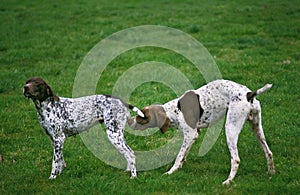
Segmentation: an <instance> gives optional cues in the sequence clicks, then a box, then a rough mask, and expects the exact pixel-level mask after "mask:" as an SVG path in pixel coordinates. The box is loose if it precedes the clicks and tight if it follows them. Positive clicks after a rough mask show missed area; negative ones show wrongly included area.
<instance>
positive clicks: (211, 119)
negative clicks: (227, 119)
mask: <svg viewBox="0 0 300 195" xmlns="http://www.w3.org/2000/svg"><path fill="white" fill-rule="evenodd" d="M225 114H226V109H214V110H212V111H204V113H203V115H202V116H201V118H200V121H199V123H198V124H197V127H198V128H206V127H208V126H209V125H213V124H214V123H216V122H217V121H218V120H220V119H221V118H222V117H223V116H224V115H225Z"/></svg>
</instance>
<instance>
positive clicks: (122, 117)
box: [23, 77, 144, 179]
mask: <svg viewBox="0 0 300 195" xmlns="http://www.w3.org/2000/svg"><path fill="white" fill-rule="evenodd" d="M23 94H24V96H25V97H27V98H29V99H31V100H32V101H33V102H34V105H35V108H36V110H37V113H38V119H39V121H40V124H41V126H42V127H43V128H44V130H45V132H46V134H47V135H48V136H49V137H50V139H51V142H52V146H53V150H54V155H53V161H52V170H51V175H50V177H49V179H55V178H56V176H57V175H58V174H61V173H62V171H63V169H64V168H65V167H66V163H65V161H64V157H63V151H62V150H63V147H64V142H65V139H66V137H68V136H73V135H76V134H79V133H81V132H83V131H86V130H88V129H90V128H91V127H92V126H94V125H96V124H98V123H104V124H105V126H106V133H107V136H108V139H109V140H110V142H111V143H112V144H113V145H114V147H115V148H116V149H117V150H118V151H119V152H120V153H121V154H122V155H123V156H124V157H125V159H126V160H127V171H130V172H131V178H134V177H136V167H135V164H136V163H135V155H134V152H133V150H132V149H131V148H130V147H129V146H128V145H127V144H126V141H125V139H124V129H125V125H126V122H127V120H128V119H130V113H129V110H128V108H129V109H131V110H133V111H134V112H136V113H137V114H138V115H139V116H141V117H144V115H143V113H142V112H141V111H140V110H139V109H138V108H136V107H134V106H132V105H129V104H127V103H125V102H124V101H122V100H121V99H120V98H117V97H113V96H111V95H92V96H86V97H80V98H64V97H58V96H57V95H55V93H54V92H53V91H52V89H51V88H50V86H49V85H48V84H47V83H46V82H45V81H44V80H43V79H41V78H38V77H33V78H29V79H28V80H27V81H26V85H25V86H24V89H23Z"/></svg>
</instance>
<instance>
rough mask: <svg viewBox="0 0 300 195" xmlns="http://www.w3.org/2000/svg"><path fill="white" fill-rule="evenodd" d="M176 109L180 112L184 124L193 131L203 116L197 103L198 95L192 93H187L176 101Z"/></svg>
mask: <svg viewBox="0 0 300 195" xmlns="http://www.w3.org/2000/svg"><path fill="white" fill-rule="evenodd" d="M177 106H178V108H179V110H181V112H182V114H183V117H184V120H185V122H186V123H187V124H188V125H189V126H190V127H191V128H193V129H195V128H196V125H197V122H198V121H199V120H200V117H201V116H202V114H203V109H202V108H201V105H200V102H199V95H197V94H196V93H195V92H193V91H189V92H187V93H186V94H184V96H183V97H182V98H181V99H179V101H178V105H177Z"/></svg>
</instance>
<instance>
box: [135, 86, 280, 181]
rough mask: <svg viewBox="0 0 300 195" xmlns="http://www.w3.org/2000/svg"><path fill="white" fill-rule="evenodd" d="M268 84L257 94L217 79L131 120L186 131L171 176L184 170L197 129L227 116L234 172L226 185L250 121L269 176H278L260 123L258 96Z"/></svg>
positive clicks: (143, 125) (138, 125)
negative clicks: (241, 136)
mask: <svg viewBox="0 0 300 195" xmlns="http://www.w3.org/2000/svg"><path fill="white" fill-rule="evenodd" d="M271 87H272V85H270V84H267V85H265V86H264V87H263V88H261V89H258V90H257V91H251V90H250V89H248V88H247V87H246V86H243V85H240V84H238V83H235V82H232V81H228V80H216V81H212V82H210V83H208V84H207V85H205V86H203V87H201V88H199V89H197V90H190V91H187V92H185V93H184V94H183V95H182V96H181V97H179V98H177V99H174V100H172V101H170V102H167V103H166V104H164V105H151V106H148V107H145V108H144V109H142V112H143V113H144V115H145V117H140V116H136V117H133V118H132V119H131V120H130V124H129V126H130V127H131V128H133V129H137V130H144V129H147V128H153V127H159V128H160V130H161V132H162V133H165V132H166V131H167V129H168V128H169V127H170V126H171V127H178V128H179V129H181V130H182V131H183V134H184V139H183V144H182V146H181V149H180V151H179V153H178V155H177V158H176V160H175V163H174V165H173V167H172V168H171V169H170V170H169V171H168V172H167V173H166V174H171V173H173V172H174V171H176V170H177V169H178V168H181V167H182V165H183V163H184V161H185V158H186V156H187V154H188V152H189V150H190V148H191V146H192V144H193V143H194V142H195V140H196V139H197V138H198V130H200V129H202V128H207V127H208V126H210V125H212V124H214V123H216V122H217V121H218V120H219V119H221V118H222V117H223V116H224V115H226V123H225V132H226V139H227V145H228V148H229V151H230V155H231V171H230V174H229V176H228V178H227V179H226V180H225V181H224V182H223V184H229V183H230V182H231V181H232V180H233V179H234V177H235V175H236V173H237V170H238V166H239V163H240V158H239V155H238V148H237V142H238V136H239V133H240V132H241V129H242V127H243V125H244V123H245V121H246V120H247V119H248V120H249V122H250V124H251V128H252V130H253V132H254V133H255V135H256V137H257V138H258V140H259V142H260V144H261V146H262V148H263V150H264V153H265V156H266V158H267V162H268V170H269V173H271V174H273V173H275V169H274V162H273V154H272V152H271V150H270V149H269V147H268V144H267V142H266V139H265V136H264V132H263V128H262V120H261V107H260V103H259V101H258V100H257V99H255V97H256V96H257V95H259V94H261V93H263V92H264V91H266V90H268V89H269V88H271Z"/></svg>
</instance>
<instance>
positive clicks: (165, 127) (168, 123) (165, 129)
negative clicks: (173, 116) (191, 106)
mask: <svg viewBox="0 0 300 195" xmlns="http://www.w3.org/2000/svg"><path fill="white" fill-rule="evenodd" d="M170 123H171V120H170V119H169V117H166V120H165V123H164V124H163V126H162V127H161V128H160V132H161V133H162V134H164V133H165V132H166V131H167V130H168V128H169V126H170Z"/></svg>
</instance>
